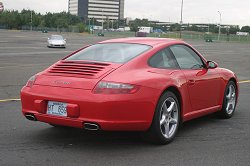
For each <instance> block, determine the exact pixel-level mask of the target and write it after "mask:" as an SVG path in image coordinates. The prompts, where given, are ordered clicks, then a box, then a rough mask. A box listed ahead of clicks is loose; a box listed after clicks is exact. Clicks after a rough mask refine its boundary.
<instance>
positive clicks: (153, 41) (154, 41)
mask: <svg viewBox="0 0 250 166" xmlns="http://www.w3.org/2000/svg"><path fill="white" fill-rule="evenodd" d="M99 43H102V44H104V43H131V44H132V43H133V44H145V45H150V46H156V45H162V44H176V43H184V42H183V41H181V40H176V39H170V38H149V37H132V38H119V39H110V40H105V41H102V42H99Z"/></svg>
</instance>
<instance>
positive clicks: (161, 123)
mask: <svg viewBox="0 0 250 166" xmlns="http://www.w3.org/2000/svg"><path fill="white" fill-rule="evenodd" d="M165 123H166V117H165V116H164V115H163V116H162V118H161V120H160V125H163V124H165Z"/></svg>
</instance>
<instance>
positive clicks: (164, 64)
mask: <svg viewBox="0 0 250 166" xmlns="http://www.w3.org/2000/svg"><path fill="white" fill-rule="evenodd" d="M149 65H150V66H152V67H155V68H166V69H167V68H172V69H177V68H179V66H178V64H177V63H176V60H175V59H174V57H173V55H172V54H171V52H170V51H169V50H168V49H163V50H161V51H159V52H157V53H156V54H155V55H153V56H152V57H151V58H150V60H149Z"/></svg>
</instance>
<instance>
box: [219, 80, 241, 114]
mask: <svg viewBox="0 0 250 166" xmlns="http://www.w3.org/2000/svg"><path fill="white" fill-rule="evenodd" d="M236 99H237V88H236V85H235V83H234V82H233V81H229V82H228V84H227V86H226V90H225V93H224V99H223V105H222V110H221V112H220V114H219V115H220V117H222V118H225V119H229V118H231V117H232V116H233V113H234V111H235V107H236Z"/></svg>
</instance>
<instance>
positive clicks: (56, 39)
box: [48, 35, 66, 48]
mask: <svg viewBox="0 0 250 166" xmlns="http://www.w3.org/2000/svg"><path fill="white" fill-rule="evenodd" d="M48 47H55V48H66V39H64V38H63V37H62V36H61V35H51V36H50V37H49V38H48Z"/></svg>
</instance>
